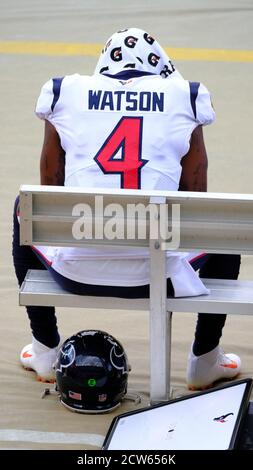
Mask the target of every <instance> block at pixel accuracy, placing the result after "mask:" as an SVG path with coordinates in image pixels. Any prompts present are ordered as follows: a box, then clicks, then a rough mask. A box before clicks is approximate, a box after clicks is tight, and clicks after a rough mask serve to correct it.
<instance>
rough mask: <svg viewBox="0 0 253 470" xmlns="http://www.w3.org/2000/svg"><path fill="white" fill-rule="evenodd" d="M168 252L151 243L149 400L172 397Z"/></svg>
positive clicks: (160, 400) (153, 401) (157, 242)
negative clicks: (167, 307) (167, 274)
mask: <svg viewBox="0 0 253 470" xmlns="http://www.w3.org/2000/svg"><path fill="white" fill-rule="evenodd" d="M166 303H167V279H166V252H165V251H163V250H161V243H159V241H153V243H152V241H151V243H150V401H151V403H158V402H162V401H167V400H169V397H170V351H171V312H167V309H166Z"/></svg>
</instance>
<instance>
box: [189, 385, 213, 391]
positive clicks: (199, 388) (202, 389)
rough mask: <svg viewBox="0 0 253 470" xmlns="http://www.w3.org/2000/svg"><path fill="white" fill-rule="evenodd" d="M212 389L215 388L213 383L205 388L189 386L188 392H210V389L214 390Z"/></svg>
mask: <svg viewBox="0 0 253 470" xmlns="http://www.w3.org/2000/svg"><path fill="white" fill-rule="evenodd" d="M212 387H214V384H213V383H212V384H210V385H204V386H203V387H196V386H195V385H188V390H190V391H191V392H197V391H198V390H200V391H201V392H203V391H204V390H208V389H209V388H212Z"/></svg>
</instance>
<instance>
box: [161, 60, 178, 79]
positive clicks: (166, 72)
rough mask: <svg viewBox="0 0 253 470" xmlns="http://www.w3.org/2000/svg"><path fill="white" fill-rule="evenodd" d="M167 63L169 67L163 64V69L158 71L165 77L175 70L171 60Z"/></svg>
mask: <svg viewBox="0 0 253 470" xmlns="http://www.w3.org/2000/svg"><path fill="white" fill-rule="evenodd" d="M169 64H170V67H168V65H165V66H164V67H163V69H162V70H161V72H160V75H161V76H162V77H163V78H167V77H169V75H171V74H172V73H173V72H175V70H176V69H175V67H174V65H173V64H172V62H171V60H169Z"/></svg>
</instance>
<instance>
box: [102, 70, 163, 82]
mask: <svg viewBox="0 0 253 470" xmlns="http://www.w3.org/2000/svg"><path fill="white" fill-rule="evenodd" d="M102 75H105V76H106V77H110V78H116V79H117V80H129V79H130V78H136V77H145V76H146V75H156V74H155V73H151V72H144V71H142V70H127V71H125V70H122V71H121V72H119V73H116V74H115V75H110V74H109V73H103V74H102Z"/></svg>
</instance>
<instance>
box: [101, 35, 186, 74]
mask: <svg viewBox="0 0 253 470" xmlns="http://www.w3.org/2000/svg"><path fill="white" fill-rule="evenodd" d="M129 70H131V71H133V70H134V71H136V74H138V73H141V74H143V73H144V74H145V73H147V74H155V75H161V77H163V78H168V77H171V76H173V77H175V76H176V77H178V78H182V76H181V75H180V73H179V72H178V71H177V70H176V68H175V66H174V65H173V63H172V62H171V60H170V58H169V57H168V56H167V54H166V52H165V51H164V49H163V48H162V47H161V46H160V44H159V43H158V42H157V41H156V40H155V39H154V38H153V37H152V36H150V35H149V34H148V33H146V32H145V31H143V30H142V29H138V28H129V29H124V30H122V31H118V32H117V33H115V34H113V35H112V36H111V37H110V38H109V39H108V41H107V42H106V44H105V47H104V49H103V50H102V53H101V55H100V58H99V60H98V63H97V66H96V69H95V74H99V73H102V74H106V75H116V74H119V73H122V72H127V71H129Z"/></svg>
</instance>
